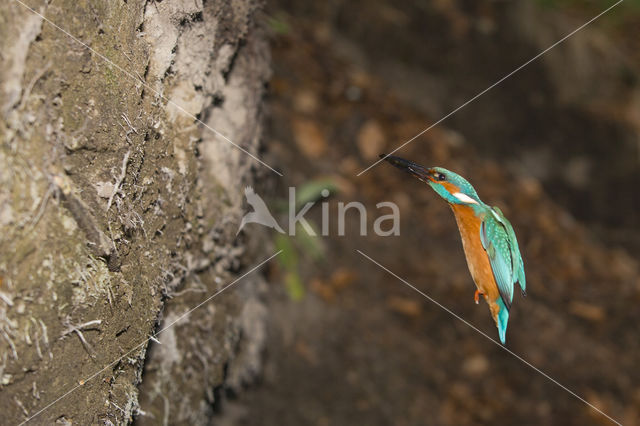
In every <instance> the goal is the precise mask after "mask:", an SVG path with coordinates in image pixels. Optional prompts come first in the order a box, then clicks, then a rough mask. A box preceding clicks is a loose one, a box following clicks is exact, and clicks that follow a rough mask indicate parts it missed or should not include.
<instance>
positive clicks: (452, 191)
mask: <svg viewBox="0 0 640 426" xmlns="http://www.w3.org/2000/svg"><path fill="white" fill-rule="evenodd" d="M380 158H381V159H384V160H386V161H387V162H389V163H390V164H392V165H393V166H395V167H397V168H399V169H401V170H404V171H406V172H408V173H409V174H411V175H413V176H414V177H416V178H418V179H419V180H421V181H422V182H424V183H426V184H427V185H429V186H430V187H431V188H432V189H433V190H434V191H435V192H436V193H437V194H438V195H439V196H440V197H442V198H443V199H444V200H445V201H446V202H447V203H448V204H449V206H450V207H451V210H453V214H454V216H455V219H456V223H457V225H458V230H459V231H460V237H461V239H462V247H463V249H464V253H465V257H466V259H467V265H468V267H469V272H470V273H471V277H472V279H473V281H474V283H475V285H476V292H475V295H474V300H475V302H476V304H478V301H479V298H480V296H482V297H484V300H485V301H486V302H487V304H488V306H489V311H490V312H491V316H492V318H493V320H494V321H495V323H496V327H497V328H498V335H499V337H500V342H502V344H503V345H505V344H506V334H507V322H508V321H509V311H510V309H511V304H512V302H513V293H514V287H515V284H516V283H517V284H519V285H520V288H521V290H522V295H523V296H526V286H527V284H526V278H525V274H524V262H523V260H522V255H521V254H520V248H519V247H518V240H517V239H516V234H515V231H514V230H513V227H512V226H511V223H510V222H509V221H508V220H507V218H506V217H505V216H504V214H503V213H502V211H501V210H500V209H499V208H498V207H491V206H489V205H487V204H485V203H484V202H483V201H482V200H480V197H479V196H478V193H477V192H476V190H475V189H474V188H473V186H471V184H470V183H469V182H468V181H467V180H466V179H465V178H463V177H462V176H460V175H458V174H456V173H454V172H452V171H450V170H447V169H444V168H442V167H430V168H427V167H423V166H421V165H419V164H416V163H413V162H411V161H408V160H405V159H403V158H400V157H396V156H391V155H385V154H381V155H380Z"/></svg>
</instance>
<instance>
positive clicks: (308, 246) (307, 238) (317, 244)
mask: <svg viewBox="0 0 640 426" xmlns="http://www.w3.org/2000/svg"><path fill="white" fill-rule="evenodd" d="M307 222H309V226H311V228H312V229H313V231H314V232H315V233H316V235H315V236H313V235H309V234H308V233H307V231H305V229H304V228H303V227H302V224H300V223H299V222H298V224H297V226H296V240H297V241H299V242H300V244H301V245H302V248H303V249H304V251H305V252H306V253H308V254H309V255H310V256H311V257H312V258H313V259H314V260H322V259H324V245H323V243H322V239H321V238H320V237H319V236H318V235H320V233H319V232H318V230H317V229H316V226H315V224H314V223H313V221H311V220H307Z"/></svg>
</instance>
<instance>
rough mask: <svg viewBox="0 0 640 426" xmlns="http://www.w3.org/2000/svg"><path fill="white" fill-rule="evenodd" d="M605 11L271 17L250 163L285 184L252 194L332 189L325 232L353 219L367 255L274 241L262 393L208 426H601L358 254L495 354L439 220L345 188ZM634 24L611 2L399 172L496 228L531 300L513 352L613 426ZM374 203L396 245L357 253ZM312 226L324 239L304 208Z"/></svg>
mask: <svg viewBox="0 0 640 426" xmlns="http://www.w3.org/2000/svg"><path fill="white" fill-rule="evenodd" d="M612 4H613V2H601V1H586V0H574V1H555V0H544V1H543V0H540V1H530V2H529V1H447V0H437V1H432V2H423V1H398V0H395V1H391V0H369V1H363V0H362V1H360V0H355V1H354V0H350V1H348V0H331V1H327V2H297V1H286V0H281V1H279V0H275V1H270V2H268V4H267V8H266V13H265V16H264V17H263V20H264V26H265V30H266V31H267V32H268V34H269V37H270V39H271V45H272V57H273V58H272V59H273V61H272V62H273V77H272V79H271V83H270V98H269V99H268V107H269V116H270V118H269V123H268V124H269V126H268V128H269V129H268V131H267V140H266V141H265V145H266V146H267V147H268V149H269V152H268V154H267V155H268V156H269V157H268V158H270V163H275V164H279V166H280V168H281V169H282V170H283V172H284V174H285V177H284V178H283V179H280V180H268V179H267V178H266V177H265V187H270V188H271V190H272V193H273V194H275V196H274V197H275V198H279V199H286V197H287V187H289V186H296V187H297V188H298V189H299V190H300V189H301V188H304V189H305V191H306V193H307V194H313V193H314V191H315V192H318V191H319V188H321V187H329V188H331V189H332V192H333V195H332V197H331V198H330V199H329V201H328V202H329V205H330V209H331V211H332V212H333V213H332V214H333V215H334V216H332V217H337V216H336V214H337V213H336V205H337V202H339V201H344V202H348V201H361V202H363V203H364V204H365V205H366V206H367V207H368V212H369V217H368V224H369V225H368V230H369V236H367V237H361V236H359V233H358V229H357V223H358V218H357V215H355V214H354V215H351V216H349V220H350V223H351V225H352V226H351V227H350V228H349V227H348V228H347V236H346V237H340V236H338V233H337V228H336V223H332V224H331V236H329V237H318V238H311V237H305V236H304V235H300V234H299V235H298V236H296V237H295V238H288V237H282V236H279V237H274V244H275V245H276V246H277V247H278V248H280V249H283V250H284V252H285V253H284V255H283V256H282V260H281V262H280V263H279V264H278V266H277V267H275V268H273V269H272V270H271V272H270V274H271V276H272V277H271V278H272V279H271V282H273V283H274V284H273V285H272V288H271V291H270V292H269V294H270V296H269V303H270V305H271V307H272V308H271V309H270V310H271V312H272V318H271V325H270V334H269V341H268V345H267V354H266V357H267V361H266V367H265V372H264V374H263V376H262V377H261V379H260V381H259V383H257V384H251V385H248V386H247V392H246V393H243V394H242V395H240V396H237V397H236V396H234V395H228V397H229V399H230V401H229V403H228V404H225V405H224V407H223V408H222V410H223V412H224V415H223V416H222V417H221V421H223V422H224V421H228V422H230V423H231V424H247V425H249V424H266V425H299V424H317V425H351V424H370V425H378V424H380V425H386V424H397V425H420V424H447V425H449V424H451V425H461V424H465V425H466V424H563V425H564V424H576V425H578V424H579V425H583V424H611V422H610V421H609V420H608V419H607V418H606V417H604V416H603V415H601V414H600V413H598V412H597V411H595V410H593V409H592V408H590V407H589V406H588V405H586V404H585V403H583V402H581V401H579V400H578V399H577V398H575V397H574V396H572V395H571V394H569V393H568V392H566V391H565V390H563V389H561V388H560V387H559V386H558V385H556V384H554V383H552V382H551V381H549V380H548V379H547V378H545V377H544V376H542V375H541V374H539V373H538V372H536V371H534V370H533V369H531V368H530V367H528V366H527V365H525V364H523V363H522V362H521V361H519V360H518V359H516V358H515V357H513V356H512V355H510V354H509V353H507V352H506V351H504V350H502V349H501V348H499V347H498V346H496V345H495V344H494V343H492V342H490V341H488V340H487V339H486V338H485V337H483V336H481V335H480V334H478V333H477V332H476V331H474V330H472V329H471V328H469V327H468V326H466V325H464V324H463V323H461V322H460V321H459V320H457V319H455V318H454V317H452V316H451V315H450V314H449V313H447V312H445V311H443V310H442V309H441V308H439V307H438V306H436V305H434V304H433V303H431V302H430V301H429V300H427V299H425V298H424V297H422V296H421V295H419V294H418V293H416V292H414V291H413V290H411V289H410V288H408V287H407V286H405V285H404V284H403V283H402V282H401V281H399V280H397V279H396V278H394V277H393V276H391V275H389V274H387V273H386V272H384V271H383V270H381V269H380V268H378V267H377V266H375V265H374V264H372V263H371V262H370V261H368V260H367V259H365V258H364V257H363V256H361V255H360V254H358V253H357V252H356V250H362V251H363V252H364V253H366V254H367V255H369V256H371V257H372V258H373V259H375V260H376V261H378V262H380V263H381V264H383V265H385V266H386V267H388V268H389V269H390V270H392V271H394V272H395V273H396V274H398V275H399V276H401V277H403V278H404V279H406V280H407V281H408V282H410V283H412V284H413V285H415V286H416V287H417V288H419V289H420V290H422V291H424V292H425V293H426V294H428V295H429V296H430V297H433V298H434V299H435V300H437V301H438V302H440V303H442V304H443V305H444V306H446V307H448V308H449V309H451V310H452V311H453V312H455V313H456V314H458V315H460V316H462V317H463V318H465V319H466V320H468V321H469V322H470V323H472V324H473V325H474V326H476V327H478V328H479V329H480V330H482V331H483V332H485V333H487V334H488V335H489V336H491V337H492V338H494V339H496V340H497V332H496V329H495V326H494V323H493V321H492V320H491V318H490V315H489V312H488V310H487V308H486V306H485V305H484V303H481V304H480V305H478V306H476V305H475V304H474V302H473V292H474V290H475V287H474V285H473V282H472V280H471V277H470V274H469V272H468V270H467V266H466V263H465V260H464V255H463V252H462V246H461V243H460V238H459V235H458V232H457V229H456V226H455V221H454V218H453V215H452V214H451V212H450V211H449V209H448V207H447V206H446V204H445V203H444V202H443V201H442V200H441V199H440V198H438V197H437V196H436V194H435V193H433V191H431V190H430V189H429V188H427V187H426V186H424V185H423V184H421V183H420V182H418V181H415V180H411V179H410V178H409V177H407V176H405V175H403V174H401V173H400V172H398V171H397V170H395V169H392V168H391V167H389V166H388V165H386V164H381V165H379V166H377V167H374V168H372V169H371V170H369V171H367V172H366V173H364V174H362V175H361V176H360V177H356V175H357V173H359V172H360V171H361V170H363V169H364V168H366V167H368V166H369V165H370V164H371V163H373V162H374V161H375V160H376V159H377V155H378V154H379V153H381V152H388V151H390V150H392V149H394V148H395V147H397V146H398V145H400V144H401V143H403V142H405V141H406V140H408V139H410V138H412V137H413V136H415V135H416V134H418V133H419V132H421V131H422V130H424V129H425V128H427V127H428V126H430V125H431V124H432V123H434V122H436V121H437V120H439V119H440V118H441V117H443V116H444V115H446V114H447V113H449V112H450V111H452V110H454V109H455V108H457V107H458V106H460V105H461V104H463V103H464V102H466V101H467V100H469V99H470V98H472V97H473V96H475V95H476V94H478V93H479V92H481V91H482V90H484V89H486V88H487V87H489V86H490V85H492V84H493V83H495V82H496V81H498V80H499V79H500V78H502V77H503V76H505V75H507V74H508V73H510V72H511V71H513V70H514V69H516V68H517V67H518V66H520V65H522V64H523V63H524V62H526V61H527V60H529V59H531V58H532V57H534V56H536V55H537V54H538V53H540V52H541V51H543V50H544V49H546V48H547V47H549V46H551V45H552V44H553V43H555V42H556V41H557V40H559V39H561V38H562V37H564V36H565V35H567V34H569V33H570V32H571V31H573V30H574V29H576V28H578V27H579V26H581V25H582V24H584V23H585V22H587V21H588V20H590V19H591V18H592V17H594V16H595V15H597V14H598V13H600V12H601V11H603V10H604V9H606V8H607V7H609V6H610V5H612ZM639 24H640V3H639V2H637V1H631V0H627V1H625V2H624V3H622V4H621V5H619V6H617V7H615V8H614V9H613V10H611V11H610V12H609V13H607V14H606V15H604V16H602V17H601V18H600V19H599V20H597V21H596V22H594V23H593V24H591V25H589V26H588V27H587V28H586V29H584V30H582V31H580V32H578V33H577V34H575V35H574V36H572V37H571V38H569V39H568V40H567V41H565V42H564V43H562V44H560V45H558V46H557V47H555V48H554V49H553V50H551V51H550V52H548V53H547V54H545V55H544V56H542V57H541V58H539V59H538V60H536V61H534V62H533V63H531V64H530V65H528V66H527V67H525V68H524V69H522V70H521V71H520V72H518V73H516V74H515V75H513V76H512V77H511V78H509V79H507V80H506V81H504V82H502V83H501V84H499V85H498V86H497V87H495V88H493V89H492V90H491V91H489V92H488V93H486V94H484V95H483V96H482V97H480V98H479V99H477V100H476V101H474V102H473V103H471V104H469V105H468V106H466V107H465V108H463V109H462V110H460V111H459V112H457V113H456V114H454V115H452V116H451V117H450V118H448V119H447V120H445V121H444V122H442V123H441V124H439V125H438V126H436V127H434V128H433V129H431V130H430V131H429V132H427V133H425V134H424V135H422V136H420V137H419V138H417V139H416V140H415V141H413V142H412V143H411V144H409V145H407V146H406V147H405V148H403V149H402V150H401V151H399V152H398V153H397V155H400V156H402V157H405V158H409V159H412V160H413V161H416V162H418V163H421V164H425V165H427V166H435V165H438V166H443V167H446V168H448V169H451V170H454V171H456V172H458V173H460V174H461V175H463V176H465V177H466V178H468V179H469V180H470V182H471V183H472V184H473V185H474V186H475V188H476V189H477V190H478V193H479V194H480V197H481V198H482V199H483V200H484V201H485V202H487V203H489V204H492V205H498V206H499V207H500V208H501V209H502V210H503V211H504V212H505V214H506V215H507V217H508V218H509V219H510V220H511V222H512V224H513V225H514V227H515V229H516V233H517V235H518V239H519V241H520V246H521V251H522V253H523V257H524V262H525V269H526V273H527V281H528V286H529V287H528V297H527V298H526V299H525V298H522V297H520V294H519V293H518V294H517V295H516V296H515V298H516V300H515V301H514V307H513V309H512V311H511V318H510V322H509V329H508V332H507V347H508V348H509V349H510V350H512V351H513V352H515V353H516V354H518V355H519V356H521V357H522V358H524V359H525V360H527V361H528V362H531V363H532V364H533V365H535V366H536V367H538V368H540V369H541V370H542V371H544V372H545V373H547V374H549V375H550V376H551V377H553V378H554V379H555V380H557V381H558V382H560V383H562V384H563V385H565V386H567V387H568V388H569V389H571V390H573V391H575V392H576V393H577V394H578V395H580V396H581V397H583V398H585V399H586V400H587V401H588V402H589V403H590V404H593V405H594V406H596V407H598V408H599V409H600V410H602V411H604V412H605V413H607V414H608V415H610V416H611V417H613V418H614V419H616V420H617V421H619V422H621V423H623V424H626V425H631V424H640V371H639V369H638V366H639V365H640V352H639V350H640V336H639V333H638V323H639V322H640V309H639V308H638V305H639V303H640V279H639V275H638V271H639V264H638V253H639V250H640V216H639V215H638V213H637V212H638V208H640V197H639V196H638V187H639V184H640V167H639V165H640V87H639V84H638V83H639V81H638V76H639V75H640V74H639V73H638V70H640V54H639V53H638V52H640V38H639V37H638V31H637V29H638V28H639ZM269 179H270V178H269ZM385 200H389V201H393V202H395V203H397V204H398V205H399V206H400V208H401V235H400V236H397V237H385V238H381V237H376V236H375V235H373V232H372V230H373V227H372V223H373V221H374V220H375V219H376V218H377V217H378V216H379V215H380V214H382V212H379V211H378V210H377V209H376V207H375V204H376V203H378V202H381V201H385ZM279 201H281V200H278V199H275V200H272V202H273V203H275V204H276V205H277V204H278V202H279ZM308 217H310V218H312V219H314V221H315V223H316V224H319V223H320V218H321V211H320V206H319V205H318V206H316V207H314V209H313V210H312V211H311V213H310V214H309V215H308ZM318 226H319V225H318Z"/></svg>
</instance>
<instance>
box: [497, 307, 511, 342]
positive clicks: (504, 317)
mask: <svg viewBox="0 0 640 426" xmlns="http://www.w3.org/2000/svg"><path fill="white" fill-rule="evenodd" d="M496 303H497V304H498V306H500V312H498V323H497V324H496V326H497V327H498V334H499V335H500V341H501V342H502V344H503V345H504V344H505V343H506V341H507V322H508V321H509V310H508V309H507V307H506V306H505V305H504V302H503V301H502V298H498V300H496Z"/></svg>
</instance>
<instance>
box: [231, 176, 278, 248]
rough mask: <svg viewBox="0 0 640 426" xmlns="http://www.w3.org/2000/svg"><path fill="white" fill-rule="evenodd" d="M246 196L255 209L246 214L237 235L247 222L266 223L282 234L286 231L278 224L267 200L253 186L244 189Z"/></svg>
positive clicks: (265, 224)
mask: <svg viewBox="0 0 640 426" xmlns="http://www.w3.org/2000/svg"><path fill="white" fill-rule="evenodd" d="M244 196H245V198H246V199H247V203H248V204H249V205H250V206H251V207H253V210H254V211H252V212H249V213H247V214H245V215H244V217H243V218H242V220H241V222H240V227H239V228H238V232H236V236H238V234H239V233H240V231H242V228H244V226H245V225H246V224H247V223H259V224H260V225H264V226H266V227H268V228H273V229H275V230H276V231H278V232H279V233H281V234H284V233H285V232H284V231H283V230H282V228H281V227H280V225H278V222H276V220H275V219H274V218H273V215H272V214H271V212H270V211H269V208H268V207H267V205H266V204H265V202H264V201H263V200H262V198H260V196H259V195H258V194H256V193H255V191H254V190H253V188H252V187H250V186H247V187H246V188H245V189H244Z"/></svg>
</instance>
